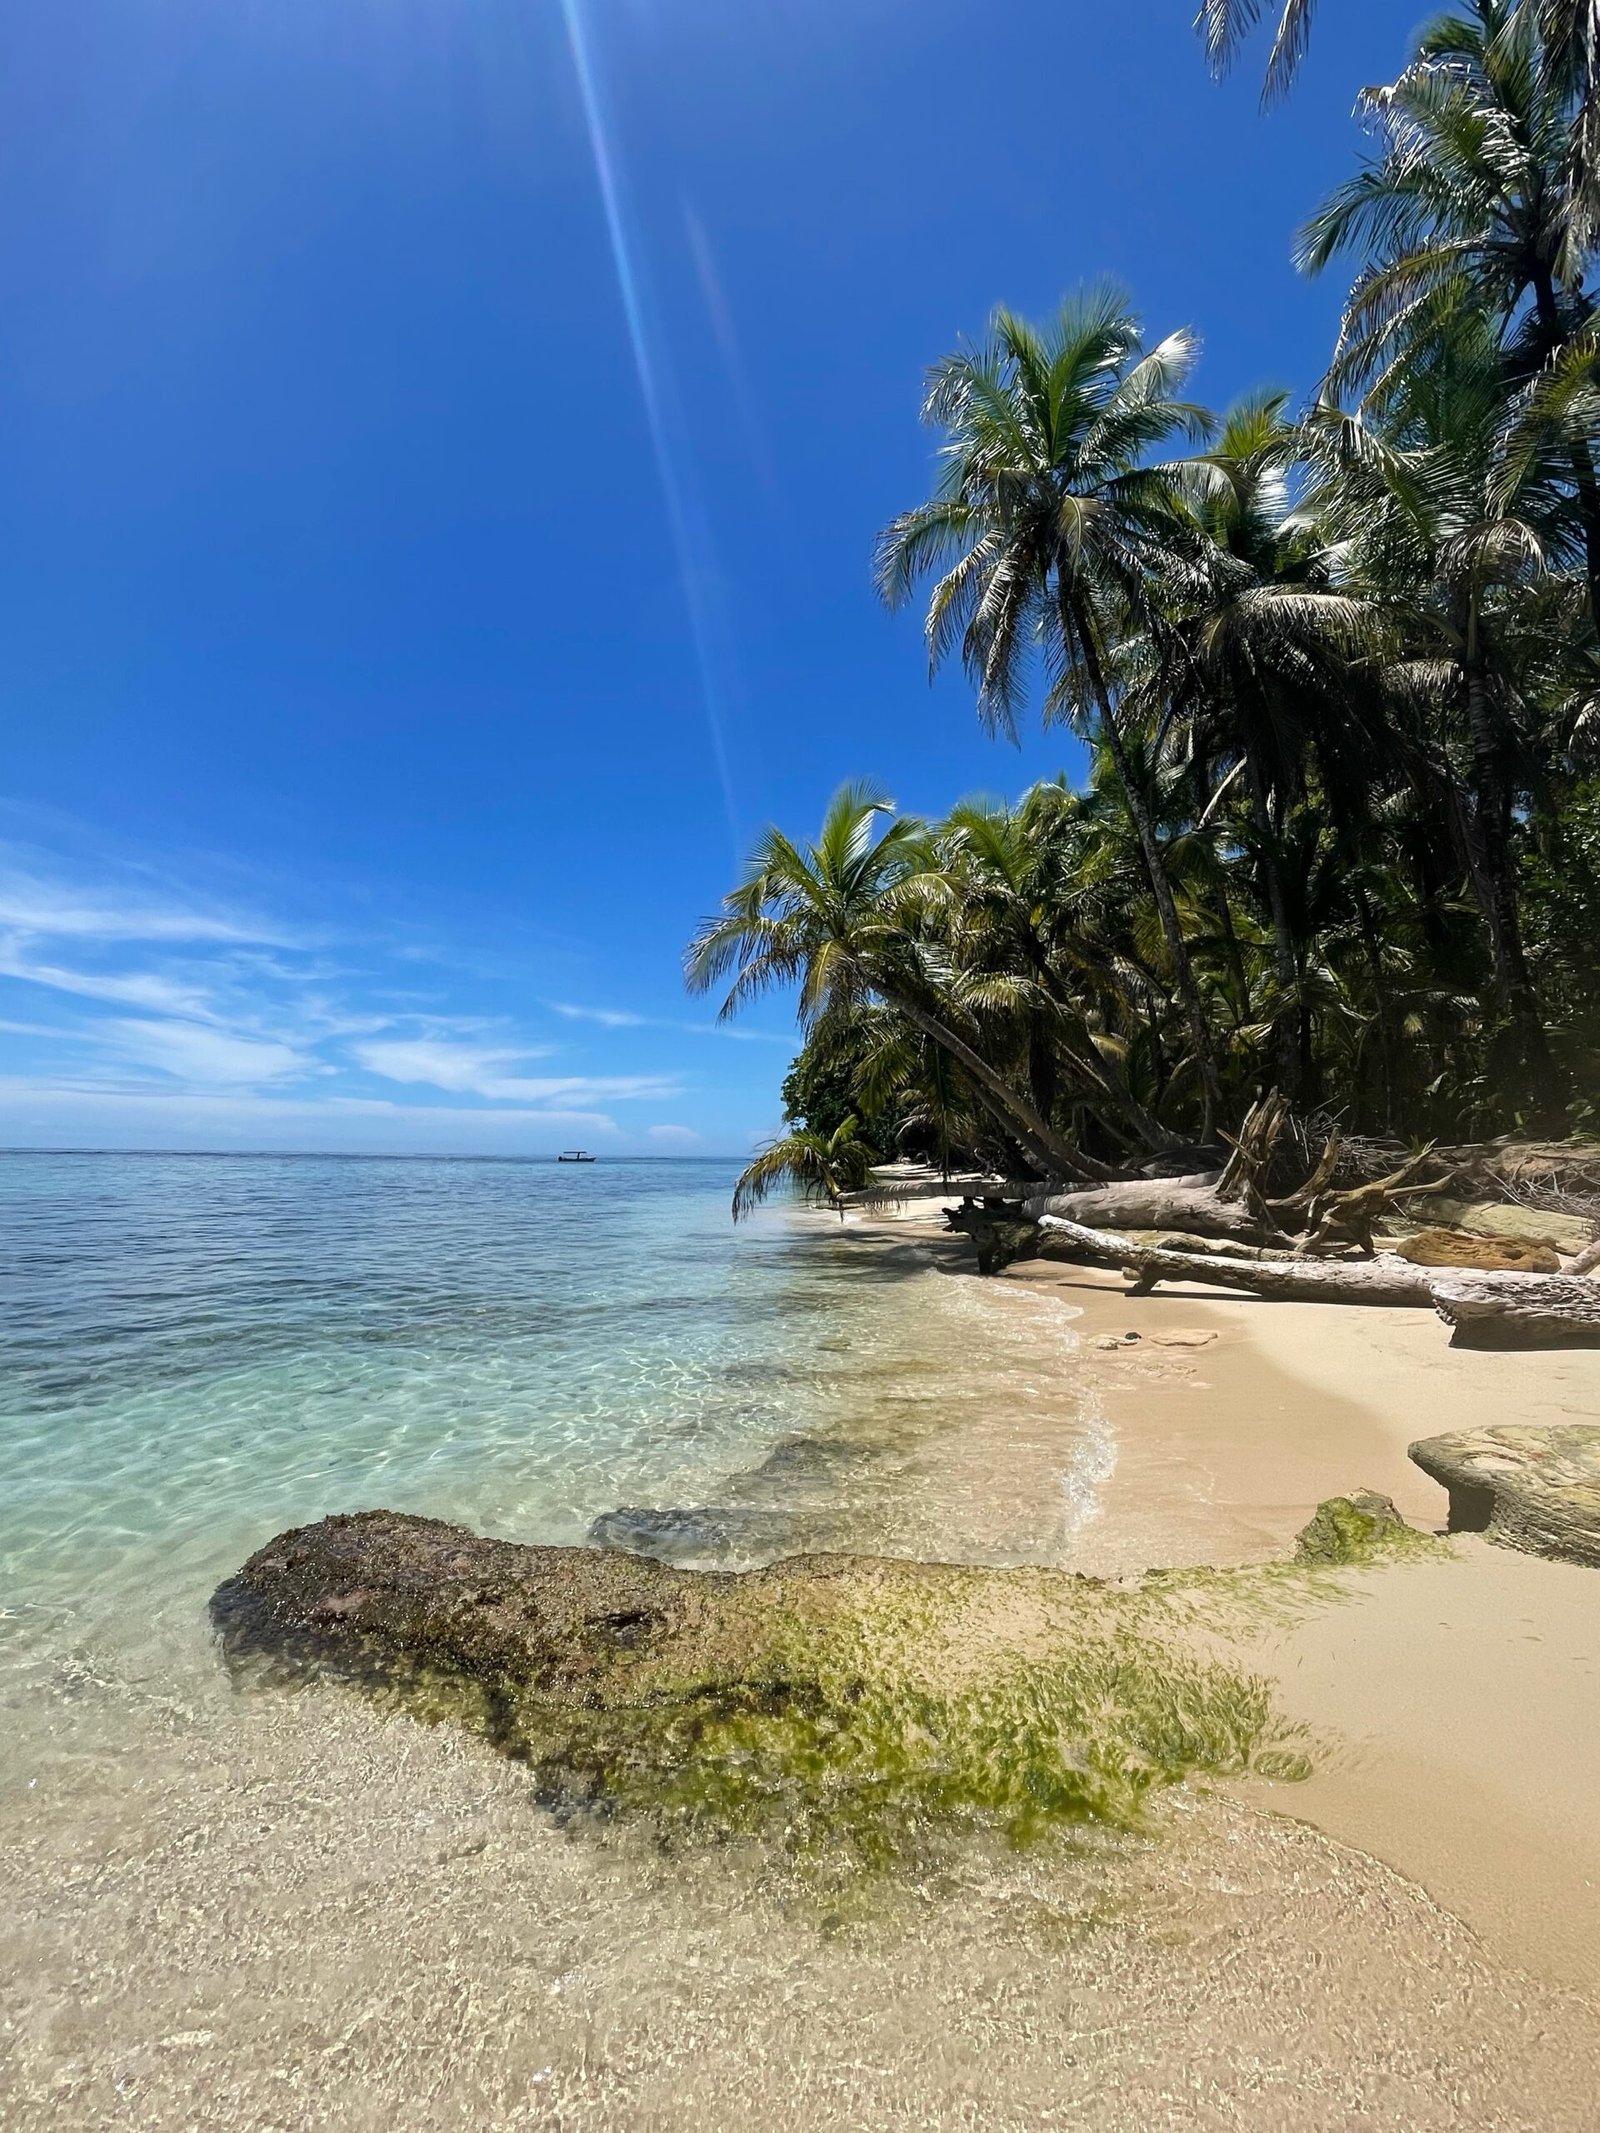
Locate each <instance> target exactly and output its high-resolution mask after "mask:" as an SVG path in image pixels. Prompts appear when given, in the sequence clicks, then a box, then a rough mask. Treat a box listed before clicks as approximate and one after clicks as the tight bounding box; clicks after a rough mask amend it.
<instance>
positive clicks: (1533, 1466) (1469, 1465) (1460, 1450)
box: [1411, 1422, 1600, 1569]
mask: <svg viewBox="0 0 1600 2133" xmlns="http://www.w3.org/2000/svg"><path fill="white" fill-rule="evenodd" d="M1411 1456H1412V1458H1413V1459H1414V1460H1415V1461H1416V1463H1417V1465H1418V1466H1420V1467H1421V1469H1422V1471H1423V1472H1424V1473H1425V1474H1431V1475H1432V1476H1433V1478H1434V1480H1435V1481H1438V1482H1442V1483H1443V1485H1444V1487H1445V1488H1446V1489H1447V1490H1448V1491H1449V1494H1450V1530H1451V1531H1452V1532H1453V1533H1483V1534H1486V1535H1487V1536H1488V1538H1489V1539H1490V1540H1492V1541H1499V1542H1500V1543H1501V1544H1502V1545H1503V1546H1505V1547H1507V1548H1520V1549H1521V1550H1522V1551H1523V1553H1524V1554H1527V1555H1548V1556H1554V1557H1556V1558H1558V1559H1559V1560H1561V1561H1563V1562H1569V1563H1587V1564H1589V1565H1591V1566H1592V1567H1594V1568H1596V1569H1600V1424H1596V1423H1592V1422H1570V1423H1561V1424H1552V1425H1537V1426H1536V1425H1534V1424H1531V1423H1500V1424H1497V1425H1495V1426H1494V1427H1492V1428H1489V1429H1463V1430H1453V1431H1451V1432H1450V1433H1448V1434H1447V1435H1445V1436H1441V1437H1424V1438H1423V1439H1422V1441H1421V1442H1420V1443H1417V1444H1413V1445H1412V1447H1411Z"/></svg>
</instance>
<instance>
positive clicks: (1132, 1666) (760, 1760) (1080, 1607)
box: [213, 1511, 1304, 1863]
mask: <svg viewBox="0 0 1600 2133" xmlns="http://www.w3.org/2000/svg"><path fill="white" fill-rule="evenodd" d="M1208 1589H1209V1588H1208ZM213 1616H214V1619H215V1621H216V1624H217V1626H218V1629H219V1631H220V1633H221V1636H222V1641H223V1648H224V1652H225V1654H226V1655H227V1656H228V1657H229V1659H230V1661H232V1662H234V1663H235V1664H237V1665H238V1666H240V1667H241V1668H246V1667H248V1666H250V1665H253V1664H259V1663H260V1662H261V1661H262V1660H263V1659H265V1660H267V1661H270V1662H272V1663H273V1664H274V1665H280V1664H281V1663H282V1662H284V1661H286V1660H287V1661H289V1662H292V1663H293V1664H294V1665H295V1666H302V1665H311V1666H314V1667H316V1668H318V1669H326V1670H327V1671H330V1672H331V1673H332V1674H334V1675H335V1676H336V1677H337V1678H340V1679H343V1680H347V1681H350V1682H353V1683H356V1684H358V1685H360V1686H363V1687H365V1688H368V1689H370V1690H373V1691H376V1692H378V1693H381V1694H383V1695H384V1696H385V1697H398V1698H399V1699H400V1700H401V1701H402V1703H403V1704H404V1705H405V1707H407V1708H411V1709H416V1710H418V1711H420V1712H421V1713H422V1714H423V1715H426V1716H427V1717H429V1718H433V1719H441V1718H446V1719H450V1720H453V1721H455V1722H457V1723H461V1724H465V1725H468V1726H470V1727H472V1728H474V1729H475V1730H477V1731H478V1732H480V1733H481V1734H482V1735H483V1736H484V1737H485V1738H487V1739H488V1740H490V1741H491V1742H492V1743H493V1744H494V1745H495V1746H497V1747H499V1748H500V1749H501V1750H503V1751H504V1752H505V1753H507V1754H509V1755H512V1756H515V1757H516V1758H517V1759H518V1760H520V1761H522V1762H524V1763H526V1764H527V1765H528V1766H529V1768H530V1770H531V1772H532V1778H533V1785H534V1791H535V1794H536V1796H537V1797H538V1798H539V1799H540V1800H541V1801H543V1802H544V1803H545V1805H546V1806H548V1807H549V1808H551V1809H552V1810H553V1811H554V1812H556V1813H557V1814H559V1815H561V1816H563V1817H565V1818H577V1817H584V1818H592V1817H596V1816H598V1817H608V1816H612V1815H617V1814H622V1813H637V1814H640V1815H642V1816H644V1817H646V1818H648V1819H649V1821H650V1822H651V1824H652V1825H653V1827H654V1828H655V1829H656V1830H657V1832H658V1834H659V1835H660V1836H661V1838H662V1839H663V1841H667V1840H670V1839H672V1838H674V1837H675V1836H676V1835H677V1834H679V1833H690V1832H693V1831H696V1830H700V1831H705V1832H707V1833H710V1834H714V1835H716V1836H719V1837H720V1836H726V1835H730V1834H735V1833H751V1834H762V1833H764V1834H766V1835H768V1836H770V1837H772V1838H773V1839H774V1840H775V1841H777V1842H779V1843H781V1844H783V1845H784V1846H786V1847H789V1848H793V1849H797V1850H799V1851H801V1852H805V1851H807V1850H808V1849H809V1848H810V1847H812V1846H813V1845H814V1844H816V1843H819V1842H822V1841H824V1840H826V1841H827V1842H828V1843H829V1844H830V1845H831V1844H833V1843H834V1842H835V1841H838V1842H840V1843H843V1844H845V1845H847V1846H849V1847H853V1848H854V1849H855V1851H856V1852H857V1853H858V1854H859V1855H860V1856H861V1857H862V1858H864V1859H866V1860H869V1861H878V1862H881V1863H888V1861H889V1860H891V1859H893V1858H895V1857H897V1856H900V1855H901V1854H902V1853H904V1852H906V1851H907V1850H909V1849H913V1848H916V1847H918V1846H920V1845H922V1844H923V1843H924V1842H925V1841H927V1840H928V1839H929V1837H930V1834H931V1833H933V1832H936V1831H937V1830H939V1829H940V1828H944V1827H947V1826H949V1825H951V1824H953V1823H972V1824H977V1825H980V1826H982V1827H984V1828H986V1829H988V1830H991V1831H995V1832H999V1833H1003V1834H1004V1835H1005V1836H1006V1838H1008V1839H1009V1840H1010V1841H1014V1842H1015V1841H1021V1840H1023V1839H1025V1838H1026V1837H1028V1836H1030V1835H1032V1834H1034V1833H1036V1832H1038V1831H1040V1830H1042V1829H1043V1828H1045V1827H1047V1826H1049V1825H1051V1824H1055V1823H1062V1822H1073V1821H1081V1820H1085V1819H1094V1820H1099V1821H1105V1822H1110V1823H1113V1824H1117V1825H1120V1826H1130V1825H1133V1824H1135V1823H1137V1821H1138V1819H1139V1816H1140V1812H1141V1806H1142V1802H1143V1801H1144V1799H1145V1798H1146V1796H1147V1795H1148V1793H1149V1792H1150V1791H1151V1789H1152V1788H1154V1787H1159V1786H1162V1785H1167V1784H1171V1783H1174V1782H1176V1781H1177V1780H1179V1779H1181V1778H1183V1777H1185V1776H1187V1775H1189V1774H1190V1773H1192V1772H1196V1771H1203V1772H1206V1773H1209V1774H1211V1775H1218V1774H1223V1773H1227V1772H1236V1771H1241V1770H1244V1769H1248V1768H1255V1769H1257V1770H1259V1771H1261V1772H1262V1773H1263V1774H1274V1775H1278V1776H1286V1775H1292V1774H1294V1773H1295V1772H1296V1771H1297V1770H1300V1769H1303V1768H1304V1758H1303V1756H1302V1755H1301V1753H1300V1749H1299V1746H1298V1743H1297V1742H1296V1740H1295V1738H1294V1736H1293V1734H1292V1732H1286V1731H1285V1729H1284V1728H1283V1727H1282V1726H1281V1725H1280V1724H1279V1722H1278V1721H1277V1719H1276V1717H1275V1715H1274V1712H1273V1707H1272V1699H1271V1695H1270V1692H1269V1690H1268V1689H1267V1687H1266V1686H1265V1684H1264V1683H1262V1682H1260V1681H1258V1680H1255V1679H1254V1678H1252V1677H1250V1676H1248V1675H1245V1674H1241V1673H1240V1672H1238V1671H1237V1670H1235V1669H1233V1668H1230V1667H1228V1666H1226V1665H1223V1664H1220V1663H1219V1662H1217V1661H1216V1660H1215V1659H1214V1658H1213V1657H1212V1656H1210V1655H1209V1654H1208V1653H1206V1652H1204V1651H1201V1650H1197V1649H1196V1647H1195V1646H1194V1644H1192V1643H1191V1642H1189V1641H1187V1637H1186V1630H1187V1628H1188V1627H1189V1626H1190V1623H1191V1614H1190V1611H1189V1610H1188V1609H1187V1608H1185V1607H1184V1605H1183V1596H1182V1594H1181V1592H1180V1590H1179V1588H1178V1587H1177V1586H1176V1585H1174V1586H1172V1587H1171V1588H1170V1589H1167V1588H1163V1589H1162V1590H1159V1591H1156V1590H1151V1591H1144V1592H1139V1591H1116V1590H1113V1589H1111V1588H1108V1587H1106V1586H1103V1585H1100V1584H1097V1583H1096V1582H1095V1581H1093V1580H1091V1579H1086V1578H1079V1577H1074V1576H1072V1575H1070V1574H1069V1573H1066V1572H1063V1571H1044V1570H977V1569H967V1568H962V1567H959V1566H955V1565H951V1564H936V1563H913V1562H887V1561H878V1560H873V1559H869V1558H863V1557H853V1556H842V1555H835V1556H809V1557H798V1558H791V1559H789V1560H788V1561H785V1562H781V1563H776V1564H774V1565H773V1566H772V1567H771V1568H770V1569H766V1570H755V1571H748V1572H744V1573H732V1572H726V1571H688V1570H679V1569H674V1568H672V1567H670V1566H668V1565H666V1564H662V1563H656V1562H647V1561H644V1560H642V1559H641V1558H640V1557H638V1556H635V1555H629V1554H624V1553H622V1552H620V1551H618V1550H615V1549H597V1548H532V1547H521V1546H518V1545H516V1544H515V1543H513V1542H509V1541H498V1540H486V1539H483V1538H482V1537H480V1536H478V1535H476V1534H472V1533H466V1532H463V1531H461V1530H460V1529H459V1528H458V1527H454V1526H448V1525H444V1524H441V1523H440V1522H439V1521H438V1520H437V1519H428V1518H410V1517H406V1516H404V1515H402V1514H400V1513H397V1512H392V1511H369V1512H363V1513H359V1514H357V1515H355V1516H350V1517H336V1518H328V1519H324V1520H323V1521H322V1523H321V1524H320V1525H316V1526H303V1527H300V1528H298V1529H296V1530H295V1531H293V1532H289V1533H282V1534H280V1535H279V1536H278V1537H277V1539H276V1540H273V1541H269V1542H268V1543H267V1545H266V1546H265V1547H264V1548H261V1549H259V1550H258V1551H257V1552H256V1553H255V1554H254V1555H253V1556H251V1558H250V1560H249V1561H248V1562H247V1563H246V1564H245V1565H244V1567H243V1569H242V1570H241V1571H240V1572H239V1574H238V1576H237V1577H234V1578H231V1579H229V1580H228V1582H227V1583H226V1584H225V1585H224V1586H222V1587H221V1588H220V1589H219V1590H218V1592H217V1593H216V1595H215V1597H214V1600H213Z"/></svg>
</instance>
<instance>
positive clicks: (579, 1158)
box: [556, 1148, 594, 1163]
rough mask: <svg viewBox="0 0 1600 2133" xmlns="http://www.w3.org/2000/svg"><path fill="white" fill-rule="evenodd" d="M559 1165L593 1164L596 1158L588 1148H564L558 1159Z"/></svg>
mask: <svg viewBox="0 0 1600 2133" xmlns="http://www.w3.org/2000/svg"><path fill="white" fill-rule="evenodd" d="M556 1161H557V1162H558V1163H592V1162H593V1161H594V1157H593V1156H592V1155H591V1154H590V1153H589V1151H588V1149H587V1148H563V1149H562V1151H561V1153H560V1154H559V1155H558V1156H557V1157H556Z"/></svg>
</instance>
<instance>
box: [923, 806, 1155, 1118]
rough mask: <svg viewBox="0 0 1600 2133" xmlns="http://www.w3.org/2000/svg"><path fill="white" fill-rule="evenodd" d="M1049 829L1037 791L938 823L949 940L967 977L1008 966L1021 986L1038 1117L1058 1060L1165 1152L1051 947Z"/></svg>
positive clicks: (1099, 1104)
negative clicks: (1020, 799) (1014, 801)
mask: <svg viewBox="0 0 1600 2133" xmlns="http://www.w3.org/2000/svg"><path fill="white" fill-rule="evenodd" d="M1050 790H1053V788H1046V791H1047V792H1048V791H1050ZM1051 827H1052V822H1051V811H1050V809H1049V805H1048V802H1047V801H1045V802H1043V803H1041V800H1040V798H1039V794H1038V792H1037V790H1036V792H1035V793H1033V794H1030V795H1029V796H1028V798H1027V799H1026V800H1024V802H1023V803H1022V805H1021V806H1020V807H1016V808H1011V807H1005V806H1002V805H998V804H996V803H993V802H986V801H980V800H965V801H962V802H961V804H960V805H959V806H957V807H955V808H953V809H952V810H951V812H950V813H949V815H947V816H946V818H945V819H944V821H943V822H942V823H941V824H940V825H939V828H938V833H937V836H936V839H935V843H936V847H937V850H938V852H939V855H940V861H941V865H940V870H939V872H938V874H937V875H935V876H931V877H929V878H930V881H932V882H934V883H936V884H937V887H938V889H939V890H940V891H941V892H944V893H945V894H947V895H948V897H949V909H948V921H949V926H950V931H951V934H952V937H953V947H954V949H955V952H956V954H957V955H958V957H959V960H960V965H961V968H962V971H963V973H964V974H966V975H968V977H969V983H970V982H971V980H972V978H973V976H974V975H976V976H977V981H978V982H979V983H980V984H981V983H982V982H984V979H985V978H986V980H987V983H988V985H989V986H990V988H993V987H994V986H995V985H996V984H997V983H998V981H999V980H1000V978H1001V977H1002V975H1005V974H1009V975H1010V977H1011V979H1012V982H1013V985H1014V987H1015V988H1016V990H1017V991H1018V992H1019V993H1020V996H1021V1004H1022V1006H1023V1009H1024V1014H1025V1020H1026V1035H1025V1047H1026V1056H1027V1071H1028V1078H1029V1082H1030V1085H1031V1087H1032V1090H1033V1100H1034V1105H1035V1108H1036V1109H1037V1110H1038V1111H1039V1112H1040V1114H1041V1116H1043V1117H1046V1118H1048V1117H1050V1116H1051V1115H1052V1113H1053V1112H1054V1109H1055V1106H1056V1103H1057V1101H1058V1100H1059V1097H1060V1095H1061V1093H1062V1092H1061V1087H1060V1069H1061V1068H1062V1067H1063V1066H1065V1067H1066V1069H1067V1070H1068V1072H1069V1074H1070V1075H1071V1079H1072V1084H1073V1093H1074V1095H1075V1097H1076V1098H1077V1099H1078V1100H1079V1101H1082V1102H1085V1103H1087V1104H1088V1106H1089V1107H1090V1108H1091V1109H1093V1110H1095V1111H1096V1112H1097V1113H1098V1114H1099V1116H1100V1117H1101V1118H1102V1120H1103V1121H1104V1122H1105V1123H1106V1124H1107V1125H1108V1126H1109V1127H1110V1129H1111V1131H1112V1132H1113V1133H1114V1134H1116V1135H1117V1136H1118V1137H1119V1138H1124V1139H1126V1138H1128V1137H1129V1136H1130V1135H1131V1137H1132V1138H1134V1139H1135V1140H1137V1141H1139V1142H1141V1143H1142V1144H1143V1146H1144V1147H1145V1148H1146V1149H1148V1150H1151V1151H1154V1152H1157V1153H1159V1152H1162V1151H1164V1150H1166V1149H1168V1148H1170V1147H1171V1146H1172V1143H1173V1135H1172V1134H1171V1133H1169V1132H1168V1131H1167V1130H1166V1129H1165V1128H1164V1127H1163V1126H1162V1125H1161V1124H1160V1123H1159V1121H1158V1120H1156V1119H1155V1118H1153V1117H1152V1116H1151V1115H1150V1113H1149V1111H1148V1110H1146V1108H1145V1107H1144V1105H1143V1104H1141V1103H1140V1102H1139V1100H1138V1098H1137V1097H1136V1096H1135V1095H1134V1093H1133V1091H1132V1089H1130V1088H1129V1086H1128V1083H1127V1080H1126V1077H1125V1076H1124V1074H1123V1072H1122V1070H1121V1067H1120V1066H1119V1064H1118V1063H1117V1061H1116V1059H1115V1058H1114V1057H1112V1056H1110V1055H1109V1054H1108V1053H1107V1052H1104V1051H1102V1050H1101V1049H1100V1048H1099V1047H1098V1046H1097V1044H1096V1042H1095V1036H1094V1032H1093V1030H1092V1029H1091V1028H1090V1026H1089V1020H1088V1016H1087V1014H1086V1012H1085V1003H1084V1001H1083V1000H1082V999H1081V998H1079V997H1077V996H1076V993H1075V990H1074V988H1073V987H1072V985H1071V983H1070V980H1069V966H1067V965H1066V964H1065V963H1064V960H1063V958H1062V957H1061V956H1060V955H1059V954H1058V953H1057V952H1056V949H1057V946H1058V943H1057V940H1056V938H1055V933H1056V926H1055V921H1056V919H1057V917H1058V915H1059V914H1060V913H1061V912H1062V908H1063V905H1064V903H1065V902H1066V900H1067V894H1068V891H1067V884H1066V883H1065V882H1064V881H1063V880H1062V878H1061V874H1060V871H1059V866H1058V862H1059V860H1060V858H1061V856H1062V855H1061V848H1060V843H1059V840H1057V839H1055V838H1053V837H1052V836H1051V835H1050V829H1051ZM1018 981H1020V983H1019V982H1018Z"/></svg>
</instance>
